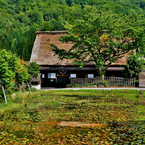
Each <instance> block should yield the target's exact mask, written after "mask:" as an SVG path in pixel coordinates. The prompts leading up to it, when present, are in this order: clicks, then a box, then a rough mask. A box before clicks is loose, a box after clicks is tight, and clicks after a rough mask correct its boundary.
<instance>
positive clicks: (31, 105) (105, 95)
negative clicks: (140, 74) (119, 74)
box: [0, 90, 145, 145]
mask: <svg viewBox="0 0 145 145" xmlns="http://www.w3.org/2000/svg"><path fill="white" fill-rule="evenodd" d="M138 95H139V92H138V91H137V90H111V91H105V90H78V91H74V90H65V91H63V90H51V91H40V92H34V93H29V94H28V93H25V95H24V96H23V97H18V96H17V97H14V98H12V102H11V104H12V105H13V106H14V104H19V105H20V106H18V107H17V106H16V107H13V108H11V109H8V110H7V107H8V106H5V110H3V108H2V107H1V110H3V111H2V113H1V115H0V132H1V134H0V143H1V144H6V143H12V144H16V143H19V144H78V145H79V144H112V145H114V144H128V143H129V144H144V143H145V139H144V136H145V132H144V131H145V125H144V124H145V122H144V119H143V118H144V117H145V108H144V106H140V105H139V97H138ZM23 101H24V104H23V103H22V102H23ZM61 121H63V122H64V121H66V122H67V121H68V122H83V123H85V124H87V123H89V124H100V126H101V127H98V126H96V127H95V126H93V125H92V126H93V127H92V126H86V127H85V126H84V127H78V126H76V127H75V126H73V127H71V126H60V125H59V124H60V122H61ZM101 124H102V125H101ZM103 124H107V126H103Z"/></svg>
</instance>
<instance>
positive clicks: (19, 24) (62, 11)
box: [0, 0, 145, 60]
mask: <svg viewBox="0 0 145 145" xmlns="http://www.w3.org/2000/svg"><path fill="white" fill-rule="evenodd" d="M84 5H94V6H95V7H96V8H97V9H99V10H102V11H104V12H106V11H109V10H110V11H112V13H115V14H119V15H132V14H133V13H137V14H143V15H144V14H145V12H144V10H145V0H137V1H136V0H129V1H125V0H122V1H120V0H116V1H114V0H101V1H100V0H99V1H95V0H81V1H80V0H51V1H50V0H1V1H0V49H7V50H11V51H12V52H14V53H16V54H17V55H18V56H20V58H22V59H24V60H29V59H30V55H31V51H32V47H33V43H34V40H35V31H36V30H42V31H47V30H63V29H64V26H63V24H64V23H65V22H66V21H67V22H69V23H73V22H74V20H75V19H76V18H81V17H82V15H83V8H84Z"/></svg>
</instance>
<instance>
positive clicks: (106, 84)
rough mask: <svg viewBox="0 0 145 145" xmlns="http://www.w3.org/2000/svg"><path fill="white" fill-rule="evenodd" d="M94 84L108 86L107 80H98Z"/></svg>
mask: <svg viewBox="0 0 145 145" xmlns="http://www.w3.org/2000/svg"><path fill="white" fill-rule="evenodd" d="M96 85H97V86H98V85H104V86H105V87H109V86H110V85H109V82H108V81H100V82H98V83H96Z"/></svg>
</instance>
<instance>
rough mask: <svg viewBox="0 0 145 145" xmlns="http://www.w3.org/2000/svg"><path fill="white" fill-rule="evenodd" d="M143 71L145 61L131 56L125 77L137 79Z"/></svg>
mask: <svg viewBox="0 0 145 145" xmlns="http://www.w3.org/2000/svg"><path fill="white" fill-rule="evenodd" d="M142 69H143V60H142V59H141V58H139V57H138V56H137V55H134V54H130V57H128V59H127V65H126V66H125V70H124V75H125V76H126V77H129V78H137V77H138V74H139V72H140V71H141V70H142Z"/></svg>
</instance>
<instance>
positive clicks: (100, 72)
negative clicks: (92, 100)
mask: <svg viewBox="0 0 145 145" xmlns="http://www.w3.org/2000/svg"><path fill="white" fill-rule="evenodd" d="M102 72H103V71H102V69H99V76H100V78H101V79H102V81H104V74H103V73H102Z"/></svg>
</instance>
